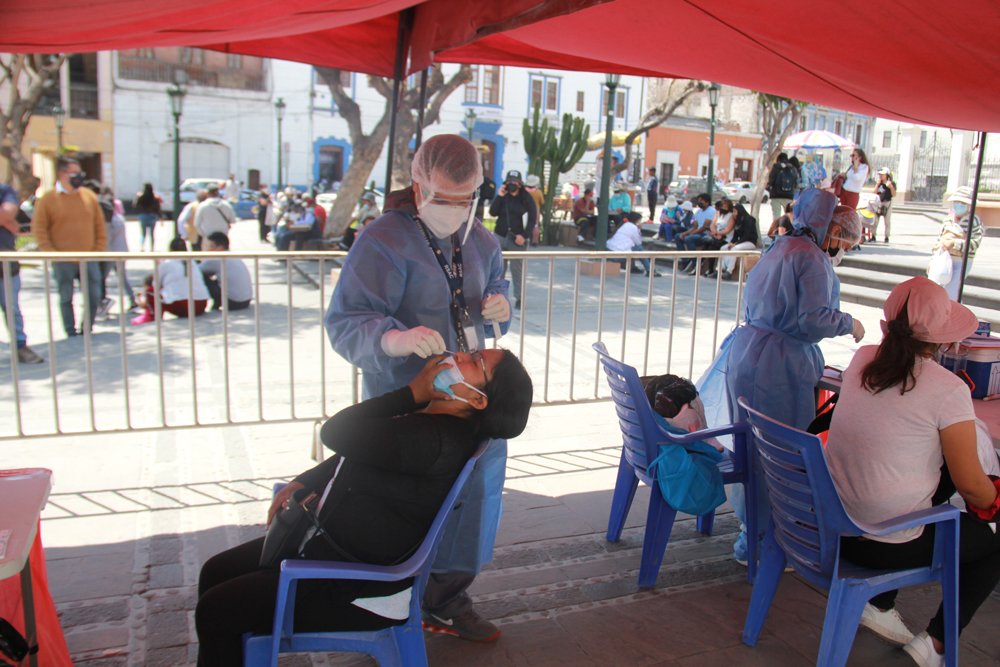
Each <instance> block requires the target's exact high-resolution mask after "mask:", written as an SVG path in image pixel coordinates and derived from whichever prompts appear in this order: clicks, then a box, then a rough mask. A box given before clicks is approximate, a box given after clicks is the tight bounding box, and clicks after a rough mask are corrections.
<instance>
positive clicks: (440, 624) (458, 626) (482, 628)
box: [423, 609, 500, 643]
mask: <svg viewBox="0 0 1000 667" xmlns="http://www.w3.org/2000/svg"><path fill="white" fill-rule="evenodd" d="M423 621H424V630H425V631H426V632H436V633H438V634H442V635H451V636H452V637H458V638H459V639H468V640H469V641H472V642H484V643H486V642H495V641H496V640H498V639H500V628H498V627H497V626H495V625H493V624H492V623H490V622H489V621H487V620H486V619H485V618H483V617H482V616H480V615H479V614H478V613H476V610H475V609H469V610H468V611H464V612H462V613H461V614H459V615H457V616H454V617H453V618H441V617H440V616H437V615H435V614H432V613H430V612H427V611H425V612H424V613H423Z"/></svg>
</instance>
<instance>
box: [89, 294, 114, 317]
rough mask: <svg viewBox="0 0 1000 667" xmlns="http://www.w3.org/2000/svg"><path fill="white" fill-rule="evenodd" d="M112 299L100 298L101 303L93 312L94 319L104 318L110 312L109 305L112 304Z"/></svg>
mask: <svg viewBox="0 0 1000 667" xmlns="http://www.w3.org/2000/svg"><path fill="white" fill-rule="evenodd" d="M114 303H115V302H114V301H112V300H111V299H108V298H104V299H101V303H100V305H99V306H97V312H96V313H94V319H95V320H97V319H104V318H105V317H107V316H108V313H109V312H111V306H112V305H114Z"/></svg>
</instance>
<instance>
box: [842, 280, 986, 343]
mask: <svg viewBox="0 0 1000 667" xmlns="http://www.w3.org/2000/svg"><path fill="white" fill-rule="evenodd" d="M839 274H840V271H839V270H838V275H839ZM899 282H902V279H900V280H897V281H896V282H895V283H893V284H892V286H895V285H896V284H898V283H899ZM890 290H891V287H889V288H888V289H886V288H884V287H872V286H870V285H864V284H859V282H854V281H853V280H850V281H849V280H848V279H847V278H846V277H843V276H842V277H841V280H840V302H841V304H849V303H857V304H861V305H863V306H871V307H872V308H881V307H882V306H883V304H885V300H886V297H888V295H889V291H890ZM981 291H983V290H982V289H981V288H976V287H971V288H968V289H967V290H966V292H965V294H964V295H963V302H964V303H965V305H967V306H968V307H969V308H970V309H971V310H972V312H974V313H975V314H976V316H977V317H978V318H979V319H980V320H982V321H984V322H989V323H990V326H991V327H992V328H993V331H1000V295H998V294H997V293H996V292H995V291H993V294H990V295H988V296H987V297H982V296H981V295H980V292H981ZM988 291H989V290H987V292H988ZM843 309H844V310H848V311H850V309H849V308H847V307H844V308H843Z"/></svg>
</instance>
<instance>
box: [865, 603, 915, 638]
mask: <svg viewBox="0 0 1000 667" xmlns="http://www.w3.org/2000/svg"><path fill="white" fill-rule="evenodd" d="M861 625H863V626H865V627H866V628H868V629H869V630H871V631H872V632H874V633H875V634H877V635H878V636H879V637H881V638H882V639H885V640H886V641H889V642H892V643H893V644H896V645H897V646H902V645H903V644H905V643H907V642H909V641H912V640H913V633H912V632H910V630H909V628H907V627H906V624H905V623H903V619H902V618H900V617H899V612H898V611H896V610H895V609H890V610H889V611H881V610H880V609H879V608H878V607H876V606H874V605H873V604H872V603H870V602H869V603H868V604H866V605H865V610H864V611H863V612H861Z"/></svg>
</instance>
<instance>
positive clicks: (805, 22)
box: [0, 0, 1000, 131]
mask: <svg viewBox="0 0 1000 667" xmlns="http://www.w3.org/2000/svg"><path fill="white" fill-rule="evenodd" d="M408 7H413V8H414V12H413V16H414V31H413V40H412V47H413V49H412V52H411V62H410V67H409V70H411V71H412V70H414V69H419V68H420V67H423V66H425V65H427V64H429V63H430V62H458V63H484V64H499V65H509V66H521V67H529V68H531V67H539V68H541V67H544V68H553V69H566V70H583V71H595V72H619V73H623V74H638V75H648V76H669V77H679V78H692V79H703V80H710V81H718V82H721V83H726V84H731V85H735V86H741V87H745V88H749V89H752V90H757V91H761V92H767V93H773V94H777V95H782V96H785V97H792V98H795V99H800V100H804V101H808V102H812V103H816V104H823V105H828V106H831V107H834V108H839V109H845V110H847V111H851V112H855V113H862V114H867V115H873V116H880V117H884V118H894V119H898V120H903V121H908V122H914V123H921V124H927V125H941V126H945V127H955V128H963V129H971V130H986V131H1000V96H998V93H1000V90H998V88H997V84H996V82H997V81H998V80H1000V41H998V40H996V39H993V38H991V37H990V36H991V35H997V34H1000V3H997V2H995V1H994V0H966V2H963V3H960V4H959V5H955V4H954V3H952V4H950V5H949V4H947V3H939V2H932V1H931V0H910V1H909V2H905V3H902V2H897V3H889V4H888V5H887V4H885V3H883V4H881V5H878V6H877V7H876V6H873V5H872V4H871V3H870V2H869V1H868V0H864V1H863V0H840V2H838V3H823V4H820V3H806V2H802V1H801V0H769V2H766V3H765V2H760V0H727V2H724V3H721V2H712V1H711V0H658V1H657V2H651V1H650V0H607V1H604V2H601V1H600V0H583V1H581V0H576V1H570V0H507V1H506V2H500V3H485V2H469V1H468V0H426V1H424V2H421V1H420V0H325V1H322V0H288V1H286V2H282V3H275V2H273V0H171V1H170V2H165V1H163V0H94V1H92V2H90V3H79V2H78V1H77V0H50V1H47V2H38V1H37V0H11V1H10V2H8V3H7V5H6V6H5V8H4V28H5V30H4V32H3V36H2V37H0V50H4V51H10V52H53V51H70V52H81V51H96V50H104V49H124V48H137V47H151V46H200V47H204V48H212V49H216V50H222V51H231V52H234V53H245V54H249V55H257V56H262V57H270V58H279V59H285V60H294V61H300V62H306V63H311V64H315V65H323V66H329V67H339V68H342V69H346V70H351V71H357V72H364V73H370V74H377V75H383V76H391V74H392V72H393V67H394V58H395V50H396V38H397V30H398V26H399V17H400V12H401V11H404V10H406V9H407V8H408ZM42 27H43V28H44V29H43V28H42Z"/></svg>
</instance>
